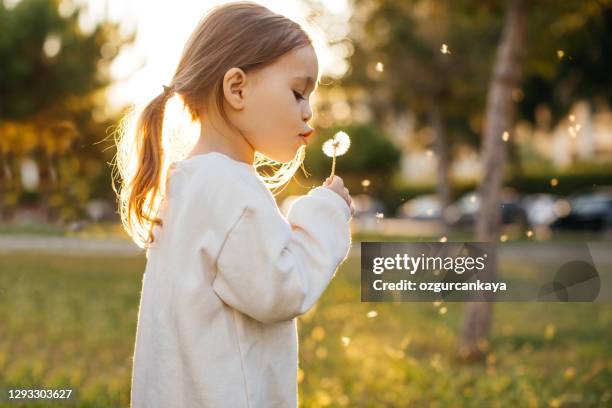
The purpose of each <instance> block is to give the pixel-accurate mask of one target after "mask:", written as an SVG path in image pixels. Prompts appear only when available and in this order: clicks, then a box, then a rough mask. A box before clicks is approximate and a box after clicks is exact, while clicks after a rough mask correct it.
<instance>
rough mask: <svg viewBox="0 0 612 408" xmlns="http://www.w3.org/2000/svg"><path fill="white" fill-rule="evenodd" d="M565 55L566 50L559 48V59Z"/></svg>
mask: <svg viewBox="0 0 612 408" xmlns="http://www.w3.org/2000/svg"><path fill="white" fill-rule="evenodd" d="M564 55H565V52H564V51H563V50H557V57H558V58H559V59H561V58H563V56H564Z"/></svg>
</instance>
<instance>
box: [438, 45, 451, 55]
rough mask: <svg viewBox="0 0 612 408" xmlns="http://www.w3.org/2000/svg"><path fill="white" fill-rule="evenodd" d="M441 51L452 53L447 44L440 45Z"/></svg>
mask: <svg viewBox="0 0 612 408" xmlns="http://www.w3.org/2000/svg"><path fill="white" fill-rule="evenodd" d="M440 52H441V53H442V54H450V53H451V52H450V49H449V48H448V45H447V44H442V47H440Z"/></svg>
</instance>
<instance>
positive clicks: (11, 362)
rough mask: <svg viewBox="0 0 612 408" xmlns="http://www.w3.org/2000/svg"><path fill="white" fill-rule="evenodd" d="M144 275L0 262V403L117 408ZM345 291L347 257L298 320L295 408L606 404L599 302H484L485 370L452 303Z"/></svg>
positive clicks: (609, 314)
mask: <svg viewBox="0 0 612 408" xmlns="http://www.w3.org/2000/svg"><path fill="white" fill-rule="evenodd" d="M144 266H145V259H144V257H123V258H122V257H116V258H113V257H67V256H47V255H37V254H20V255H1V257H0V389H1V390H2V392H3V393H4V395H2V397H1V398H0V406H6V407H18V406H20V405H19V404H18V403H15V402H10V403H7V402H6V389H7V388H36V387H38V388H41V387H45V388H71V389H73V390H74V393H75V398H74V400H73V401H72V402H62V403H56V404H55V405H54V406H62V407H68V406H78V407H111V406H112V407H115V406H122V407H125V406H127V405H128V402H129V392H130V389H129V388H130V375H131V368H132V366H131V357H132V351H133V343H134V335H135V330H136V318H137V309H138V301H139V292H140V287H141V286H140V285H141V278H142V272H143V270H144ZM359 282H360V279H359V260H358V259H356V258H352V259H349V260H348V261H347V262H346V263H345V264H343V266H342V267H341V269H340V270H339V271H338V273H337V275H336V277H335V279H334V280H333V281H332V283H331V284H330V286H329V288H328V290H327V291H326V292H325V294H324V295H323V297H322V298H321V299H320V301H319V302H318V303H317V305H316V306H315V307H314V308H313V309H311V310H310V311H309V312H308V313H307V314H306V315H304V316H302V317H301V318H300V320H299V330H300V370H301V371H300V377H301V381H300V384H299V389H300V402H301V406H303V407H323V406H330V407H336V406H348V407H407V406H411V407H412V406H416V407H421V406H423V407H424V406H427V407H432V406H440V407H446V406H473V407H495V406H500V407H501V406H503V407H505V406H516V407H528V406H533V407H549V406H551V407H554V406H568V407H569V406H576V407H578V406H579V407H601V406H610V405H612V394H611V391H610V390H611V389H612V346H611V345H610V344H611V342H610V340H611V339H612V305H604V304H578V303H574V304H554V303H498V304H496V305H495V316H494V323H493V327H492V337H491V342H490V348H489V354H488V357H487V359H486V361H485V362H482V363H476V364H464V363H461V362H459V361H458V360H456V358H455V347H456V342H457V332H458V329H459V327H460V325H461V318H462V309H463V305H462V304H460V303H449V304H442V305H437V306H436V305H433V304H432V303H403V304H391V303H361V302H360V301H359V298H360V295H359ZM443 308H446V309H443ZM373 310H375V311H376V312H377V313H378V315H377V316H376V317H368V316H367V314H368V312H370V311H373ZM443 311H445V313H442V312H443ZM343 338H344V342H343ZM22 406H28V407H30V406H31V407H36V406H49V404H46V405H45V404H39V405H36V404H33V403H30V404H28V405H25V404H24V405H22Z"/></svg>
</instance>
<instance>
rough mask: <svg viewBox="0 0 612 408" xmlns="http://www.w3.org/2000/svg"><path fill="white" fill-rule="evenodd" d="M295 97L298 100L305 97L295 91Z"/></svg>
mask: <svg viewBox="0 0 612 408" xmlns="http://www.w3.org/2000/svg"><path fill="white" fill-rule="evenodd" d="M293 95H294V96H295V98H296V99H304V96H303V95H302V94H301V93H299V92H296V91H293Z"/></svg>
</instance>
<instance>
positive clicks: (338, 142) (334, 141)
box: [323, 131, 351, 177]
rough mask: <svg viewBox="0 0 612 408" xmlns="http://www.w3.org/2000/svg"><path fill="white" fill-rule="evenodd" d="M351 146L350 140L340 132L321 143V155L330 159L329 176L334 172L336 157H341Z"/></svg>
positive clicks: (344, 133)
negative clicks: (330, 168) (323, 154)
mask: <svg viewBox="0 0 612 408" xmlns="http://www.w3.org/2000/svg"><path fill="white" fill-rule="evenodd" d="M350 146H351V138H350V137H349V135H347V134H346V132H343V131H340V132H338V133H336V134H335V135H334V137H332V138H331V139H327V140H326V141H325V143H323V153H325V155H327V156H328V157H331V158H332V170H331V176H332V177H333V175H334V172H335V171H336V156H342V155H343V154H344V153H346V152H347V150H348V149H349V147H350Z"/></svg>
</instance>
